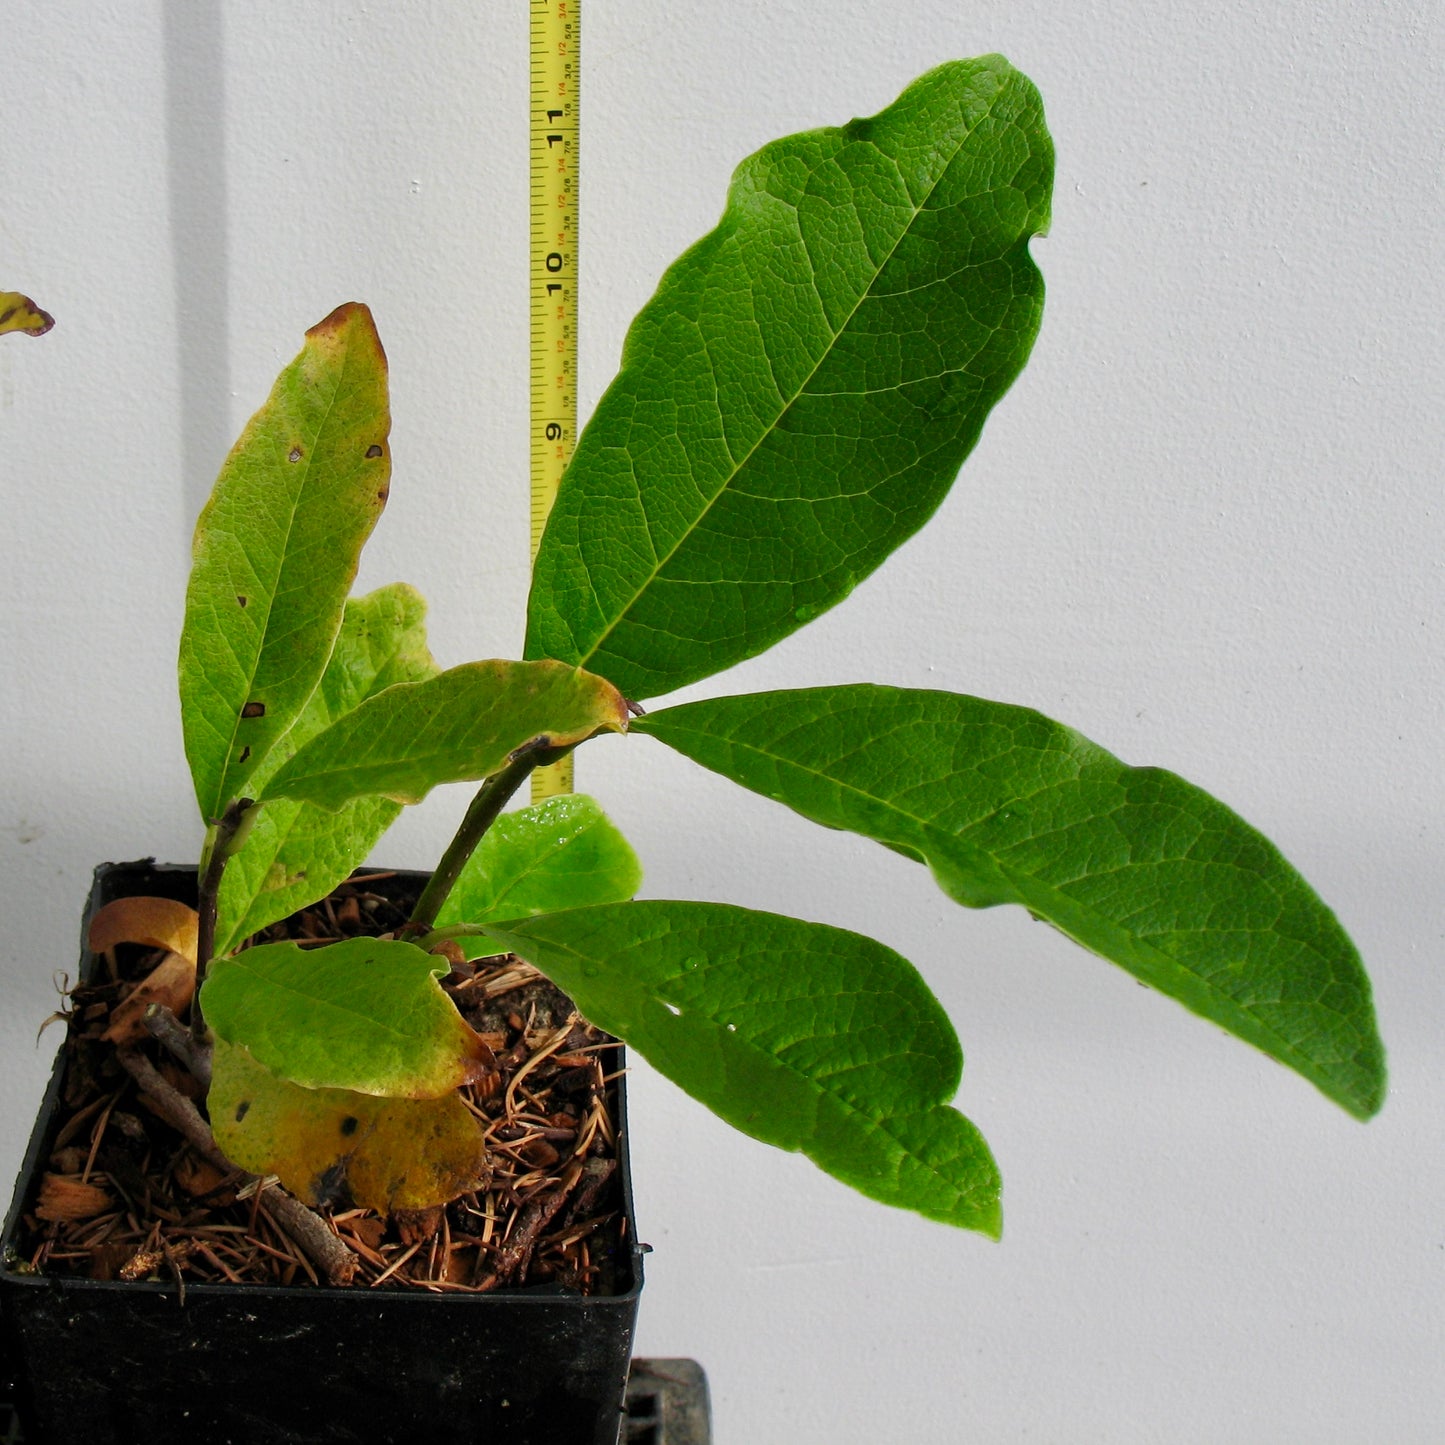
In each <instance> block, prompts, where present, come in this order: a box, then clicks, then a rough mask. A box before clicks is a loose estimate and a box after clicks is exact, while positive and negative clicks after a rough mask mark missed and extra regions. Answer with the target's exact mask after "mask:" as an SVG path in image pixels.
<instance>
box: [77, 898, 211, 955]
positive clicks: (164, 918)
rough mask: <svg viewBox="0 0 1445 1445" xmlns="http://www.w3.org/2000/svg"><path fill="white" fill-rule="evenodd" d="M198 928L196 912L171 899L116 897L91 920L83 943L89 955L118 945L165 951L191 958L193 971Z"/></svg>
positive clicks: (198, 920)
mask: <svg viewBox="0 0 1445 1445" xmlns="http://www.w3.org/2000/svg"><path fill="white" fill-rule="evenodd" d="M199 929H200V919H199V918H198V917H197V915H196V910H195V909H194V908H188V907H187V906H186V905H185V904H184V903H177V902H176V901H175V900H174V899H173V898H117V899H115V900H113V901H112V902H110V903H107V904H106V905H105V907H104V908H102V909H100V910H99V912H97V913H96V915H95V917H94V918H92V919H91V920H90V934H89V937H88V938H87V940H86V941H87V943H88V944H89V947H90V951H91V952H92V953H104V952H106V951H107V950H108V949H112V948H114V947H115V946H116V944H118V943H140V944H144V945H145V946H146V947H147V948H164V949H167V950H168V951H169V952H171V953H179V954H180V955H181V956H182V957H183V958H188V959H190V961H191V967H192V969H194V968H195V966H196V937H197V934H198V932H199Z"/></svg>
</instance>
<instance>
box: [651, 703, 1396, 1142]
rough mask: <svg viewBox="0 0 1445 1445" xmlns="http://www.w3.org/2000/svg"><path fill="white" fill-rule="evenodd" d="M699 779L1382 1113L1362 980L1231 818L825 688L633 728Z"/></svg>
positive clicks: (1181, 787) (1029, 739)
mask: <svg viewBox="0 0 1445 1445" xmlns="http://www.w3.org/2000/svg"><path fill="white" fill-rule="evenodd" d="M635 726H636V727H637V728H638V730H640V731H643V732H649V733H651V734H652V735H653V736H654V737H657V738H660V739H661V740H662V741H663V742H665V743H667V744H668V745H669V746H671V747H674V748H676V749H677V750H678V751H679V752H682V753H685V754H687V756H689V757H691V758H694V759H695V760H696V761H698V762H700V763H702V764H703V765H704V766H706V767H709V768H712V769H713V770H714V771H716V772H720V773H723V774H725V775H726V776H727V777H730V778H732V779H734V780H735V781H737V782H739V783H742V784H743V785H744V786H745V787H749V788H751V789H753V790H754V791H755V792H759V793H762V794H764V795H765V796H767V797H770V798H775V799H777V800H778V801H779V802H782V803H786V804H787V805H788V806H789V807H791V808H793V809H795V810H796V811H797V812H799V813H802V814H803V815H804V816H805V817H808V818H812V819H813V820H814V821H816V822H819V823H822V824H825V825H826V826H828V827H830V828H846V829H849V830H851V831H852V832H855V833H861V834H863V835H864V836H865V837H869V838H874V839H877V841H879V842H880V843H884V844H886V845H887V846H888V847H890V848H894V849H896V850H897V851H898V852H900V853H904V854H906V855H908V856H909V857H912V858H916V859H918V860H920V861H922V862H926V863H927V864H928V865H929V867H930V868H931V869H932V870H933V873H934V876H935V877H936V878H937V879H938V882H939V884H940V885H941V886H942V888H943V889H944V891H945V892H947V893H948V894H949V896H950V897H952V898H954V899H955V900H956V901H958V902H959V903H964V904H968V905H969V906H971V907H979V908H981V907H988V906H990V905H992V904H996V903H1019V904H1022V905H1023V906H1024V907H1025V908H1027V909H1029V910H1030V912H1032V913H1034V914H1035V915H1036V916H1038V917H1040V918H1043V919H1045V920H1047V921H1048V922H1049V923H1052V924H1053V925H1054V926H1055V927H1056V928H1058V929H1061V930H1062V931H1063V932H1064V933H1067V934H1068V935H1069V936H1070V937H1071V938H1073V939H1075V940H1076V941H1077V942H1079V943H1081V944H1083V945H1084V946H1085V947H1086V948H1091V949H1093V950H1094V951H1095V952H1096V953H1100V954H1102V955H1103V956H1104V957H1105V958H1108V959H1111V960H1113V961H1114V962H1115V963H1118V964H1122V965H1123V966H1124V967H1125V968H1127V969H1128V970H1129V971H1130V972H1131V973H1132V974H1134V975H1135V976H1136V977H1137V978H1140V979H1142V980H1143V981H1144V982H1145V983H1147V984H1149V985H1151V986H1152V987H1154V988H1157V989H1159V990H1160V991H1161V992H1163V993H1167V994H1169V995H1170V996H1171V997H1173V998H1176V999H1178V1000H1179V1001H1180V1002H1181V1003H1183V1004H1185V1005H1186V1006H1187V1007H1189V1008H1191V1009H1193V1010H1194V1011H1195V1012H1196V1013H1199V1014H1202V1015H1203V1016H1204V1017H1205V1018H1207V1019H1211V1020H1213V1021H1214V1022H1215V1023H1217V1024H1219V1025H1220V1026H1221V1027H1223V1028H1225V1029H1228V1030H1229V1031H1230V1032H1231V1033H1234V1034H1237V1035H1238V1036H1239V1037H1240V1038H1242V1039H1246V1040H1248V1041H1249V1042H1250V1043H1252V1044H1255V1045H1256V1046H1257V1047H1259V1048H1261V1049H1263V1050H1264V1051H1265V1053H1267V1054H1270V1055H1271V1056H1272V1057H1274V1058H1276V1059H1278V1060H1279V1061H1280V1062H1281V1063H1284V1064H1287V1065H1289V1067H1290V1068H1292V1069H1295V1070H1297V1071H1298V1072H1299V1073H1301V1074H1302V1075H1304V1077H1305V1078H1307V1079H1309V1080H1310V1081H1311V1082H1312V1083H1313V1084H1315V1085H1316V1086H1317V1087H1318V1088H1319V1089H1320V1090H1322V1091H1323V1092H1324V1093H1325V1094H1326V1095H1328V1096H1329V1097H1330V1098H1331V1099H1334V1100H1335V1101H1336V1102H1337V1103H1339V1104H1342V1105H1343V1106H1344V1107H1345V1108H1346V1109H1348V1110H1349V1111H1350V1112H1351V1113H1352V1114H1355V1115H1356V1116H1358V1117H1360V1118H1367V1117H1368V1116H1369V1115H1371V1114H1373V1113H1374V1112H1375V1111H1376V1110H1377V1109H1378V1108H1379V1107H1380V1104H1381V1103H1382V1102H1383V1100H1384V1090H1385V1068H1384V1050H1383V1047H1382V1045H1381V1043H1380V1039H1379V1035H1378V1033H1377V1031H1376V1028H1375V1017H1374V1010H1373V1007H1372V1005H1371V1002H1370V984H1369V980H1368V978H1367V977H1366V975H1365V971H1364V967H1363V965H1362V964H1361V962H1360V958H1359V955H1358V953H1357V952H1356V950H1355V947H1354V945H1353V944H1352V943H1351V942H1350V940H1349V938H1348V936H1347V935H1346V934H1345V932H1344V930H1343V929H1342V928H1341V927H1340V925H1339V923H1338V922H1337V921H1336V919H1335V917H1334V915H1333V914H1332V913H1331V912H1330V910H1329V909H1328V908H1326V907H1325V905H1324V904H1323V903H1322V902H1321V901H1320V900H1319V898H1318V897H1317V896H1316V895H1315V893H1314V892H1313V891H1312V890H1311V888H1310V887H1309V885H1308V884H1307V883H1306V882H1305V881H1304V879H1303V878H1301V877H1300V876H1299V874H1298V873H1296V872H1295V870H1294V869H1293V868H1292V867H1291V866H1290V865H1289V864H1288V863H1287V862H1286V861H1285V860H1284V858H1282V857H1281V856H1280V853H1279V851H1278V849H1276V848H1275V847H1274V845H1273V844H1272V843H1270V842H1269V840H1268V839H1266V838H1264V837H1263V836H1262V835H1261V834H1260V833H1258V832H1257V831H1256V830H1255V829H1253V828H1252V827H1250V826H1249V824H1248V823H1246V822H1244V820H1243V819H1241V818H1240V817H1238V816H1237V815H1236V814H1235V813H1232V812H1231V811H1230V810H1229V809H1228V808H1226V807H1225V806H1224V804H1222V803H1220V802H1217V801H1216V800H1215V799H1214V798H1212V797H1210V796H1209V795H1208V794H1207V793H1205V792H1203V791H1201V790H1200V789H1199V788H1196V787H1194V786H1193V785H1192V784H1190V783H1187V782H1185V781H1184V780H1183V779H1182V778H1179V777H1176V776H1175V775H1174V774H1172V773H1168V772H1164V771H1162V770H1160V769H1158V768H1131V767H1127V766H1126V765H1125V764H1124V763H1122V762H1120V761H1119V760H1118V759H1117V758H1115V757H1113V756H1111V755H1110V754H1109V753H1107V752H1105V751H1104V750H1103V749H1102V748H1100V747H1098V746H1096V745H1095V744H1094V743H1091V742H1089V740H1088V739H1087V738H1084V737H1081V736H1080V735H1079V734H1078V733H1076V732H1073V731H1072V730H1070V729H1069V728H1066V727H1062V726H1061V725H1060V724H1058V723H1055V722H1051V721H1050V720H1049V719H1048V718H1046V717H1043V716H1041V715H1040V714H1039V713H1036V712H1033V711H1031V710H1029V709H1028V708H1022V707H1012V706H1009V705H1007V704H1004V703H996V702H986V701H984V700H983V699H981V698H974V697H963V696H959V695H956V694H953V693H943V692H918V691H907V690H903V689H899V688H887V687H866V686H860V687H836V688H816V689H806V690H800V691H796V692H775V693H761V694H757V695H753V696H742V697H730V698H720V699H717V700H714V701H708V702H700V703H692V704H689V705H687V706H684V707H676V708H669V709H666V710H665V711H662V712H657V713H653V714H651V715H650V716H649V717H647V718H645V719H642V720H641V721H640V722H638V723H637V724H635Z"/></svg>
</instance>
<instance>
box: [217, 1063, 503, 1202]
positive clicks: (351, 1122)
mask: <svg viewBox="0 0 1445 1445" xmlns="http://www.w3.org/2000/svg"><path fill="white" fill-rule="evenodd" d="M206 1105H207V1108H208V1109H209V1111H210V1115H211V1130H212V1133H214V1135H215V1137H216V1143H217V1144H218V1145H219V1146H220V1148H221V1151H222V1153H224V1154H225V1155H226V1157H227V1158H228V1159H230V1160H231V1161H232V1162H233V1163H235V1164H238V1165H240V1166H241V1168H243V1169H249V1170H250V1171H251V1172H252V1173H253V1174H275V1175H276V1176H277V1177H278V1178H279V1179H280V1180H281V1183H282V1184H284V1185H285V1186H286V1188H287V1189H289V1190H290V1191H291V1192H292V1193H293V1194H295V1195H296V1196H297V1197H298V1198H299V1199H301V1200H303V1201H304V1202H305V1203H307V1204H310V1205H312V1206H317V1205H323V1204H336V1203H355V1204H359V1205H360V1206H361V1207H362V1208H363V1209H375V1210H377V1211H379V1212H380V1213H383V1214H390V1213H391V1212H392V1211H394V1210H397V1209H428V1208H430V1207H431V1206H432V1205H436V1204H446V1203H448V1202H449V1201H450V1200H453V1199H455V1198H456V1197H457V1195H459V1194H461V1193H463V1192H464V1191H465V1190H468V1189H474V1188H475V1187H476V1186H477V1185H478V1184H479V1183H480V1182H481V1181H482V1179H483V1178H484V1177H485V1175H486V1142H485V1139H484V1137H483V1133H482V1129H481V1126H480V1125H479V1124H478V1122H477V1120H476V1118H475V1116H474V1115H473V1114H472V1113H471V1112H470V1110H468V1108H467V1106H466V1105H465V1104H464V1103H463V1102H462V1101H461V1098H460V1097H459V1096H458V1095H457V1094H456V1093H455V1092H452V1093H449V1094H443V1095H442V1096H441V1097H440V1098H437V1099H381V1098H376V1097H374V1096H372V1095H370V1094H355V1093H352V1092H351V1091H350V1090H347V1089H303V1088H302V1087H301V1086H300V1085H299V1084H291V1083H288V1082H286V1080H284V1079H278V1078H277V1077H276V1076H275V1075H274V1074H273V1073H271V1072H270V1071H269V1070H268V1069H265V1068H263V1067H262V1066H261V1065H260V1064H258V1063H257V1062H256V1060H255V1059H254V1058H252V1057H251V1055H250V1054H249V1053H248V1052H247V1051H246V1050H245V1049H243V1048H238V1047H236V1046H235V1045H233V1044H228V1043H226V1042H225V1041H224V1040H223V1039H218V1040H217V1041H216V1049H215V1056H214V1058H213V1060H212V1075H211V1089H210V1093H209V1094H208V1095H207V1097H206Z"/></svg>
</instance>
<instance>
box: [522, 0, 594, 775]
mask: <svg viewBox="0 0 1445 1445" xmlns="http://www.w3.org/2000/svg"><path fill="white" fill-rule="evenodd" d="M580 21H581V14H580V0H532V23H531V102H530V125H529V136H530V142H531V212H532V229H531V265H530V268H529V271H530V286H531V325H532V386H531V416H532V436H531V441H532V456H531V471H532V475H531V483H532V485H531V504H532V510H531V520H532V557H533V559H534V560H535V559H536V556H537V547H538V546H539V544H540V543H541V540H542V531H543V528H545V527H546V525H547V514H548V513H549V512H550V511H551V510H552V502H553V500H554V498H555V497H556V495H557V484H558V483H559V482H560V481H561V480H562V473H563V471H564V470H565V468H566V466H567V462H568V461H569V460H570V458H571V456H572V448H573V447H574V446H575V445H576V443H577V162H578V132H579V124H578V123H579V120H580V114H579V107H578V99H579V96H578V87H579V81H580V79H581V66H580V59H581V53H580V38H581V25H580ZM571 791H572V760H571V758H570V757H569V758H566V759H564V760H563V761H562V762H560V763H557V764H555V765H554V766H553V767H550V768H539V769H538V770H537V771H536V772H535V773H533V774H532V801H533V802H534V803H536V802H541V801H542V799H544V798H550V797H553V796H555V795H556V794H558V793H570V792H571Z"/></svg>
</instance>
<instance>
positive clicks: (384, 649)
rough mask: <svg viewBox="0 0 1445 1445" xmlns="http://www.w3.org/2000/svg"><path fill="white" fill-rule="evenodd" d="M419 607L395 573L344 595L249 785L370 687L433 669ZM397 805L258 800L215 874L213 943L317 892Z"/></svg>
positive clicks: (360, 856) (220, 947)
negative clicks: (390, 579) (287, 717)
mask: <svg viewBox="0 0 1445 1445" xmlns="http://www.w3.org/2000/svg"><path fill="white" fill-rule="evenodd" d="M425 617H426V603H425V602H424V601H423V600H422V598H421V596H420V594H419V593H417V592H416V591H415V590H414V589H412V588H411V587H408V586H406V584H405V583H401V582H398V583H393V584H392V585H391V586H389V587H382V588H379V589H378V590H377V591H375V592H371V593H368V594H367V595H366V596H365V597H361V598H353V599H352V600H351V601H349V602H348V603H347V604H346V613H345V617H344V618H343V620H342V624H341V632H340V634H339V635H338V636H337V639H336V648H335V650H334V651H333V652H332V654H331V660H330V662H328V663H327V665H326V671H325V672H324V673H323V674H322V677H321V683H320V686H318V687H317V689H316V691H315V692H314V693H312V695H311V700H310V702H308V703H307V704H306V706H305V708H304V709H303V710H302V712H301V716H300V717H299V718H297V720H296V723H295V725H294V726H293V727H292V729H291V731H290V732H289V733H287V735H286V736H285V737H284V738H283V739H282V740H281V741H280V742H279V743H278V744H277V745H276V746H275V747H274V748H272V749H271V752H270V754H269V755H268V756H267V758H266V760H265V761H264V762H263V763H262V764H261V766H260V767H259V768H257V770H256V772H255V773H254V774H253V775H252V777H251V780H250V785H251V786H252V787H253V788H255V789H257V790H260V789H261V788H263V787H264V786H265V783H266V780H267V779H268V778H270V777H271V776H272V775H273V774H274V773H275V771H276V769H277V768H278V767H280V765H281V764H282V763H284V762H285V761H286V760H287V759H288V758H290V757H292V756H293V755H294V754H295V752H296V750H297V748H299V747H300V746H301V745H302V744H303V743H306V742H309V741H310V740H311V739H312V738H313V737H315V736H316V735H317V734H318V733H320V732H322V731H323V730H324V729H326V728H328V727H330V726H331V724H332V723H334V722H335V721H337V719H338V718H341V717H344V716H345V715H346V714H347V713H348V712H350V711H351V710H352V709H353V708H355V707H356V706H357V705H358V704H359V703H361V702H363V701H364V700H365V699H366V698H368V697H370V696H372V695H373V694H374V693H378V692H381V691H382V690H383V689H384V688H388V687H391V686H392V685H393V684H394V683H398V682H419V681H421V680H422V679H423V678H427V677H431V676H433V675H434V674H435V672H436V664H435V663H434V662H433V661H432V656H431V653H430V651H429V650H428V648H427V645H426V628H425ZM400 811H401V805H400V804H398V803H392V802H388V801H387V800H386V799H385V798H375V797H368V798H355V799H353V800H352V801H351V802H349V803H347V804H345V805H344V806H343V807H342V808H341V810H340V811H339V812H331V811H329V810H327V809H325V808H318V807H316V806H315V805H314V804H312V803H299V802H293V801H291V800H290V799H286V798H283V799H278V800H277V801H275V802H273V803H268V804H267V805H266V806H265V807H264V808H262V809H260V811H259V813H258V814H257V817H256V820H255V822H254V823H253V824H252V826H251V831H250V832H249V834H248V835H247V837H246V843H245V846H244V847H243V848H242V849H241V850H240V851H239V852H238V853H237V854H236V855H235V856H234V857H233V858H232V859H231V860H230V862H228V863H227V865H226V871H225V873H224V874H223V875H222V879H221V891H220V898H219V902H218V909H217V914H218V916H217V923H216V952H217V953H225V952H226V951H227V950H228V949H231V948H234V947H236V946H237V945H238V944H240V943H241V942H242V941H244V940H245V939H247V938H249V937H250V936H251V935H252V934H253V933H256V932H258V931H259V930H261V929H262V928H265V927H266V926H267V924H270V923H274V922H276V920H277V919H280V918H286V917H288V916H289V915H290V914H292V913H294V912H296V910H297V909H298V908H305V907H306V906H307V905H308V904H311V903H315V902H316V900H317V899H319V898H325V897H326V895H327V894H328V893H330V892H331V890H332V889H333V888H335V887H336V886H337V885H338V884H340V883H342V882H344V881H345V880H346V879H347V878H349V877H350V876H351V874H352V872H353V870H355V869H356V868H358V867H360V866H361V864H362V863H364V862H365V861H366V858H367V855H368V854H370V852H371V850H372V849H373V848H374V847H375V846H376V842H377V840H378V839H379V838H380V837H381V835H382V834H383V833H384V832H385V831H386V830H387V828H388V827H390V826H391V824H392V822H393V821H394V820H395V818H396V816H397V814H398V813H399V812H400Z"/></svg>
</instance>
